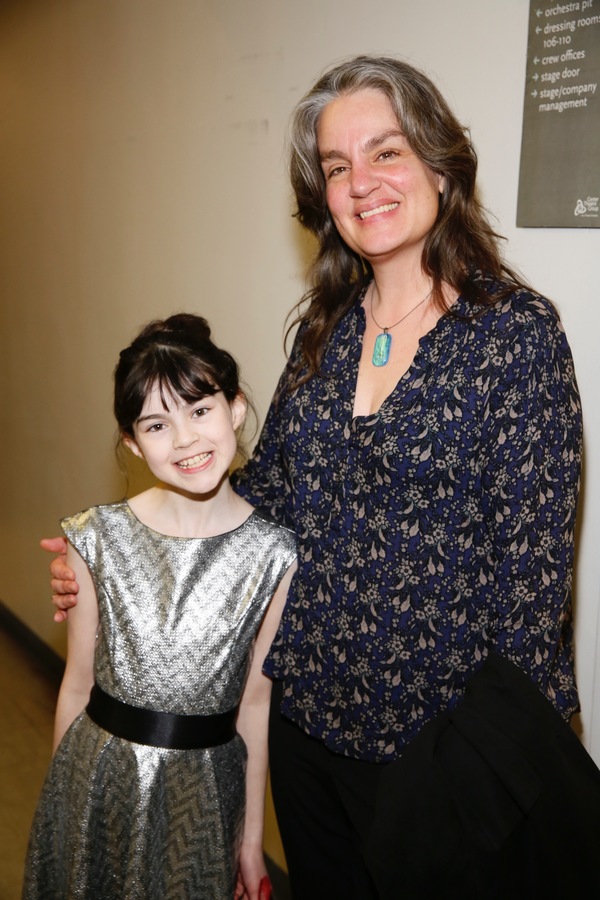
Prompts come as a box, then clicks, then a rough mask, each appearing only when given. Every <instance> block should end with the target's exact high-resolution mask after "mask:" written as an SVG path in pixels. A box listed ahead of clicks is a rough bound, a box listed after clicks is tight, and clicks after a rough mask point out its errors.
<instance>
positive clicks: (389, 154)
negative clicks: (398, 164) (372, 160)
mask: <svg viewBox="0 0 600 900" xmlns="http://www.w3.org/2000/svg"><path fill="white" fill-rule="evenodd" d="M397 156H398V151H397V150H384V151H383V152H382V153H380V154H379V156H378V159H395V158H396V157H397Z"/></svg>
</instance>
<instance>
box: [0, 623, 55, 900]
mask: <svg viewBox="0 0 600 900" xmlns="http://www.w3.org/2000/svg"><path fill="white" fill-rule="evenodd" d="M57 689H58V685H57V683H56V682H55V681H53V680H52V679H49V677H48V671H47V669H46V667H45V666H44V665H43V664H42V663H40V662H37V661H36V659H35V657H34V656H33V654H32V653H31V652H30V651H28V650H25V649H24V648H23V645H22V644H21V642H20V641H19V640H18V638H16V637H13V636H12V635H11V634H10V633H8V632H6V631H5V630H4V629H3V628H0V722H2V730H1V732H0V897H1V898H2V900H18V898H19V897H20V895H21V879H22V872H23V861H24V858H25V851H26V849H27V837H28V834H29V826H30V824H31V819H32V817H33V812H34V810H35V805H36V802H37V797H38V794H39V791H40V788H41V786H42V782H43V780H44V776H45V774H46V769H47V768H48V763H49V762H50V756H51V749H52V729H53V723H54V706H55V703H56V693H57Z"/></svg>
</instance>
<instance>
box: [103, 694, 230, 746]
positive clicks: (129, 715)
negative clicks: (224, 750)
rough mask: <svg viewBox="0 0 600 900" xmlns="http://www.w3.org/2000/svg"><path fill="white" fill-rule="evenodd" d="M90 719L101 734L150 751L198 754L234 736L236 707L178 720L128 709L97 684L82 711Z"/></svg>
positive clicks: (174, 715)
mask: <svg viewBox="0 0 600 900" xmlns="http://www.w3.org/2000/svg"><path fill="white" fill-rule="evenodd" d="M86 712H87V714H88V716H89V717H90V719H91V720H92V721H93V722H95V723H96V725H99V726H100V728H104V730H105V731H108V732H110V733H111V734H114V735H116V737H120V738H124V739H125V740H126V741H133V743H135V744H146V745H147V746H150V747H167V748H169V749H171V750H201V749H204V748H206V747H217V746H218V745H219V744H226V743H227V742H228V741H230V740H232V738H234V737H235V735H236V730H235V719H236V715H237V707H235V708H234V709H230V710H228V711H227V712H224V713H216V714H213V715H206V716H182V715H178V714H176V713H166V712H155V710H153V709H143V708H142V707H140V706H130V705H129V704H128V703H123V702H122V701H121V700H117V699H116V698H115V697H111V696H110V695H109V694H106V693H105V692H104V691H103V690H102V688H100V687H98V685H97V684H95V685H94V687H93V688H92V692H91V694H90V702H89V703H88V705H87V707H86Z"/></svg>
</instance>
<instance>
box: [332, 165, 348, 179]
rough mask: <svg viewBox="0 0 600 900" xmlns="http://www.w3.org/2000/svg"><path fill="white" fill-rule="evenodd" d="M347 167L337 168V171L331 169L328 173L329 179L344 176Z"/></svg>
mask: <svg viewBox="0 0 600 900" xmlns="http://www.w3.org/2000/svg"><path fill="white" fill-rule="evenodd" d="M347 168H348V167H347V166H336V167H335V169H330V170H329V172H328V173H327V178H328V179H329V178H335V176H336V175H342V174H343V173H344V172H346V171H347Z"/></svg>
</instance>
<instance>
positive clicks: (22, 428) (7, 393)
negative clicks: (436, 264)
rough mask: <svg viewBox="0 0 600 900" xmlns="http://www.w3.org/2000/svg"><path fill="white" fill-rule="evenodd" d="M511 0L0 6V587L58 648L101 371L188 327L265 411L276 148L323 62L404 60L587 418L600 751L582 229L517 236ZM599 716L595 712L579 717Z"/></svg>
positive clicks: (104, 392) (594, 732) (8, 1)
mask: <svg viewBox="0 0 600 900" xmlns="http://www.w3.org/2000/svg"><path fill="white" fill-rule="evenodd" d="M528 8H529V3H528V2H527V0H503V2H502V3H482V2H481V0H455V2H453V3H448V2H447V0H429V2H428V3H426V4H417V3H409V2H402V0H372V2H371V3H370V4H365V3H364V2H363V0H361V2H358V0H303V2H302V3H298V2H291V0H289V2H288V0H252V2H246V0H214V2H210V0H168V2H167V0H3V2H2V4H1V5H0V111H1V118H2V129H1V135H0V160H1V165H0V182H1V190H0V197H1V201H0V290H1V295H0V299H1V312H0V316H1V319H0V326H1V329H2V335H3V344H2V353H1V354H0V379H1V381H0V387H1V397H2V409H3V415H2V422H3V425H4V428H3V439H2V441H1V446H2V449H1V454H2V465H1V474H0V478H1V483H0V491H1V493H0V497H1V501H0V528H1V532H0V537H1V540H2V548H3V552H2V558H1V561H0V598H1V599H2V601H4V602H5V603H6V604H7V605H8V606H9V607H10V608H11V609H12V610H13V611H14V612H15V613H17V614H18V615H19V616H20V617H21V618H22V619H23V620H24V621H25V622H26V623H27V624H28V625H29V626H30V627H31V628H33V629H34V630H35V631H36V632H37V633H38V634H39V635H40V636H41V637H42V638H43V639H44V640H46V641H47V642H48V643H49V644H51V645H52V646H53V647H55V648H56V649H58V650H59V651H60V652H63V650H64V629H62V628H60V627H57V626H55V625H54V624H53V623H52V621H51V615H50V609H49V605H48V595H49V590H48V583H47V570H46V563H47V560H46V559H45V558H44V556H43V554H42V553H41V552H40V551H38V550H37V546H36V545H37V541H38V538H39V536H40V535H43V534H55V533H57V520H58V518H59V517H60V516H61V515H63V514H65V513H68V512H72V511H74V510H76V509H80V508H82V507H84V506H86V505H88V504H90V503H92V502H100V501H106V500H110V499H114V498H116V497H118V496H120V495H121V494H122V493H123V491H124V484H123V481H122V478H121V476H120V474H119V472H118V470H117V468H116V465H115V463H114V460H113V457H112V454H111V446H112V441H113V425H112V419H111V411H110V402H111V397H110V395H111V369H112V367H113V365H114V363H115V360H116V356H117V353H118V350H119V349H120V348H121V347H122V346H124V344H125V343H126V342H128V340H129V339H130V338H131V337H132V335H133V333H134V332H135V330H136V329H137V327H138V326H139V324H140V323H142V322H143V321H145V320H147V319H148V318H151V317H153V316H164V315H166V314H169V313H171V312H174V311H177V310H180V309H186V310H192V311H196V312H201V313H202V314H205V315H206V316H207V318H208V319H209V320H210V321H211V322H212V324H213V326H214V331H215V334H216V337H217V338H218V339H219V340H221V341H222V342H223V343H225V344H226V346H228V348H230V349H231V351H232V352H233V353H234V354H235V355H236V356H237V357H238V359H239V360H240V362H241V363H242V367H243V371H244V374H245V377H246V379H247V381H248V382H249V384H250V385H251V387H252V392H253V395H254V398H255V401H256V404H257V406H258V409H259V413H260V416H261V417H262V416H263V415H264V412H265V410H266V406H267V403H268V400H269V397H270V394H271V392H272V390H273V387H274V384H275V381H276V378H277V375H278V373H279V370H280V369H281V366H282V363H283V359H284V357H283V352H282V333H283V324H284V319H285V316H286V313H287V312H288V311H289V310H290V308H291V307H292V305H293V304H294V302H295V301H296V300H297V299H298V297H299V295H300V292H301V283H302V282H301V273H302V271H303V267H304V263H305V260H306V258H307V253H308V251H309V246H308V245H307V243H306V241H305V240H304V238H303V237H302V235H301V234H300V233H299V229H298V228H297V226H296V224H295V223H294V222H293V220H292V219H291V218H290V211H291V205H290V198H289V191H288V187H287V183H286V178H285V166H284V153H283V144H284V135H285V129H286V123H287V119H288V116H289V112H290V110H291V108H292V105H293V104H294V103H295V101H296V100H297V99H298V98H299V97H300V95H301V94H302V93H303V92H304V90H305V89H306V88H307V87H308V86H309V85H310V83H311V82H312V81H313V80H314V78H315V76H316V75H317V74H319V73H320V71H321V70H322V69H323V68H324V67H325V66H327V65H328V64H329V63H330V62H332V61H334V60H336V59H338V58H341V57H343V56H347V55H349V54H352V53H357V52H390V53H395V54H399V55H403V56H405V57H406V58H408V59H409V61H412V62H413V63H415V64H417V65H419V66H421V67H423V68H425V69H426V70H427V71H428V72H429V73H430V74H431V75H432V77H433V78H434V79H435V80H436V81H437V83H438V84H439V86H440V87H441V89H442V91H443V92H444V93H445V95H446V96H447V97H448V99H449V100H450V102H451V103H452V105H453V106H454V107H455V109H456V111H457V113H458V114H459V116H460V117H461V118H462V119H463V121H465V122H466V123H467V124H469V125H470V126H471V128H472V132H473V136H474V140H475V144H476V147H477V149H478V152H479V157H480V171H481V182H482V187H483V191H484V199H485V201H486V204H487V205H488V207H489V208H490V209H492V210H493V211H494V213H495V214H496V216H497V218H498V228H499V230H500V231H501V232H502V233H504V234H505V235H507V236H508V238H509V257H510V259H511V260H512V261H514V262H515V263H516V264H517V265H518V266H519V267H520V268H521V270H522V271H523V272H524V273H525V275H526V276H527V277H528V278H529V279H530V280H531V281H532V282H533V283H534V284H535V285H536V286H537V287H538V288H539V289H540V290H541V291H543V292H545V293H547V294H549V295H550V296H552V297H553V298H554V299H555V300H557V301H558V304H559V306H560V308H561V311H562V314H563V317H564V320H565V324H566V328H567V332H568V334H569V337H570V340H571V344H572V347H573V351H574V355H575V360H576V365H577V371H578V376H579V381H580V386H581V389H582V395H583V401H584V409H585V416H586V428H587V431H586V454H587V455H586V476H585V493H584V503H583V509H582V513H583V514H582V521H581V534H580V541H579V558H578V572H577V640H578V672H579V681H580V688H581V694H582V702H583V707H584V708H583V726H584V740H585V742H586V744H587V746H588V747H589V748H591V749H592V751H593V753H594V755H595V756H596V759H597V760H598V761H600V682H599V683H596V684H595V682H594V678H595V673H594V659H595V653H596V644H597V610H598V601H599V599H600V554H599V553H598V546H599V533H600V463H599V460H600V406H599V404H598V400H597V390H598V387H597V385H598V375H599V362H598V351H597V334H598V329H599V326H600V313H599V311H598V302H597V294H598V290H597V271H598V259H599V256H600V231H599V230H585V231H583V230H564V229H563V230H559V229H555V230H549V229H548V230H543V229H528V230H525V229H517V228H516V227H515V224H514V223H515V215H516V200H517V197H516V191H517V181H518V166H519V151H520V135H521V115H522V102H523V89H524V73H525V55H526V43H527V19H528ZM594 709H595V712H596V714H595V716H594Z"/></svg>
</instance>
